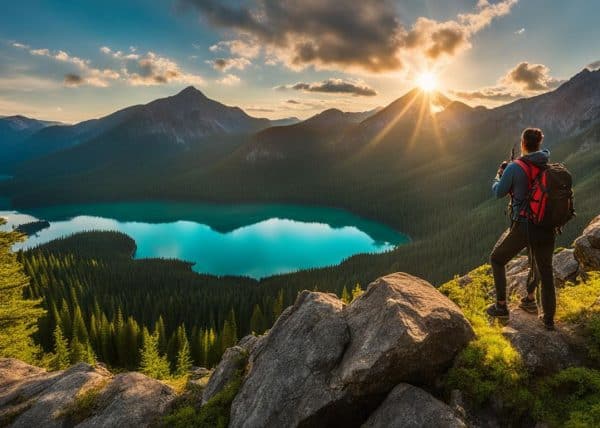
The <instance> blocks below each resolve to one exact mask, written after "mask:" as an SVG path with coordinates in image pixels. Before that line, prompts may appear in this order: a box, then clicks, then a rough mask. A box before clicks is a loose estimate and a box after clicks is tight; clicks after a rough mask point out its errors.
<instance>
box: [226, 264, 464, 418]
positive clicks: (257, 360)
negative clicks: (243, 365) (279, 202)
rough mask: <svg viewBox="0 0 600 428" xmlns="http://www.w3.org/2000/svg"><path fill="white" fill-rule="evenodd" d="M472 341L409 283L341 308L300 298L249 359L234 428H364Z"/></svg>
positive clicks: (423, 286) (431, 294)
mask: <svg viewBox="0 0 600 428" xmlns="http://www.w3.org/2000/svg"><path fill="white" fill-rule="evenodd" d="M473 336H474V335H473V331H472V329H471V326H470V325H469V323H468V322H467V321H466V319H465V318H464V316H463V315H462V313H461V312H460V310H459V308H458V307H457V306H456V305H455V304H454V303H452V302H451V301H450V300H449V299H447V298H446V297H445V296H443V295H442V294H441V293H439V292H438V291H437V290H436V289H435V288H434V287H433V286H432V285H431V284H429V283H427V282H426V281H423V280H421V279H419V278H416V277H413V276H410V275H408V274H404V273H398V274H393V275H388V276H386V277H383V278H380V279H378V280H376V281H375V282H373V283H372V284H371V285H369V287H368V289H367V291H366V292H365V293H363V294H362V295H361V296H360V297H359V298H357V299H356V300H354V301H353V302H352V303H351V304H350V305H349V306H347V307H345V306H344V304H343V303H342V302H341V301H340V300H339V299H338V298H337V297H336V296H335V295H332V294H326V293H317V292H309V291H304V292H303V293H301V294H300V295H299V296H298V299H297V300H296V302H295V303H294V305H293V306H291V307H289V308H287V309H286V310H285V311H284V312H283V313H282V315H281V316H280V318H279V319H278V320H277V322H276V323H275V325H274V326H273V328H272V329H271V330H270V332H269V334H268V335H266V336H265V337H264V339H263V340H262V341H261V342H262V343H261V344H260V351H259V352H255V353H254V355H253V356H251V359H253V363H252V365H251V366H250V365H249V367H247V375H246V378H245V381H244V383H243V385H242V387H241V389H240V391H239V393H238V394H237V396H236V398H235V399H234V401H233V404H232V407H231V421H230V426H231V427H254V426H262V427H279V426H286V427H295V426H300V425H301V426H333V425H338V426H348V427H352V426H360V424H361V423H362V422H364V421H365V420H366V419H367V417H368V415H369V414H370V412H371V411H372V410H374V409H375V408H376V407H377V406H378V405H379V404H380V403H381V401H382V400H383V399H384V398H385V396H386V395H387V394H388V393H389V392H390V391H391V390H392V389H393V388H394V387H395V386H396V385H397V384H398V383H400V382H406V381H416V382H419V383H427V382H431V383H432V382H433V381H434V380H435V379H436V378H437V377H439V376H440V375H441V374H442V373H443V372H444V371H445V369H446V368H447V367H448V366H449V365H450V364H451V362H452V360H453V358H454V356H455V355H456V353H458V352H459V351H460V350H461V349H463V347H464V346H465V345H466V344H467V343H468V342H469V341H470V340H471V339H472V338H473ZM425 356H426V357H425Z"/></svg>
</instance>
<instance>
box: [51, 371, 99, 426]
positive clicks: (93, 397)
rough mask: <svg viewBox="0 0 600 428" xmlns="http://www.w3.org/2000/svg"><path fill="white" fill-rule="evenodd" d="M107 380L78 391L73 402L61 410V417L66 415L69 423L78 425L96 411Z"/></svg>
mask: <svg viewBox="0 0 600 428" xmlns="http://www.w3.org/2000/svg"><path fill="white" fill-rule="evenodd" d="M107 382H108V381H105V382H102V383H101V384H99V385H96V386H93V387H91V388H89V389H87V390H86V391H84V392H81V393H78V394H77V396H76V397H75V400H74V401H73V403H71V404H70V405H68V406H67V407H66V408H65V409H63V410H62V411H61V412H60V417H64V418H65V419H66V420H67V421H68V424H69V425H77V424H79V423H81V422H83V421H84V420H86V419H87V418H89V417H90V416H92V414H93V413H94V411H95V410H97V409H98V398H99V397H100V394H101V393H102V390H103V389H104V387H105V386H106V383H107Z"/></svg>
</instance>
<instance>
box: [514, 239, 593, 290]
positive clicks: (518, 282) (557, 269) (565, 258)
mask: <svg viewBox="0 0 600 428" xmlns="http://www.w3.org/2000/svg"><path fill="white" fill-rule="evenodd" d="M599 251H600V250H599ZM552 270H553V273H554V285H555V286H556V287H562V286H563V285H564V284H565V283H566V282H567V281H574V280H575V279H576V277H577V274H578V273H579V262H578V261H577V259H576V258H575V250H573V249H564V250H561V251H559V252H558V253H556V254H554V256H553V258H552ZM528 277H529V260H528V258H527V256H519V257H516V258H514V259H513V260H511V261H510V262H508V264H507V265H506V291H507V293H508V294H509V295H511V294H518V295H520V296H523V295H525V294H526V292H527V291H526V290H527V279H528Z"/></svg>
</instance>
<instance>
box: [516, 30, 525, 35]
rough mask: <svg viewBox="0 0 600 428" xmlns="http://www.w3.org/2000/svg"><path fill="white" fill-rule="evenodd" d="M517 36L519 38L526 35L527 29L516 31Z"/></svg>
mask: <svg viewBox="0 0 600 428" xmlns="http://www.w3.org/2000/svg"><path fill="white" fill-rule="evenodd" d="M515 34H516V35H517V36H522V35H523V34H525V28H521V29H519V30H517V31H515Z"/></svg>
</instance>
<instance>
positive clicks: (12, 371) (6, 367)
mask: <svg viewBox="0 0 600 428" xmlns="http://www.w3.org/2000/svg"><path fill="white" fill-rule="evenodd" d="M44 374H46V370H44V369H41V368H39V367H35V366H32V365H30V364H27V363H24V362H23V361H20V360H17V359H15V358H0V389H1V390H4V388H7V387H8V386H9V385H10V384H11V383H13V382H16V381H21V380H23V379H25V378H27V377H31V376H39V375H44Z"/></svg>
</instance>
